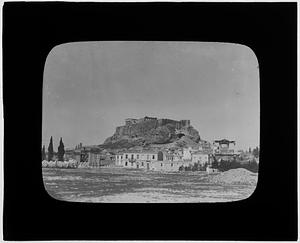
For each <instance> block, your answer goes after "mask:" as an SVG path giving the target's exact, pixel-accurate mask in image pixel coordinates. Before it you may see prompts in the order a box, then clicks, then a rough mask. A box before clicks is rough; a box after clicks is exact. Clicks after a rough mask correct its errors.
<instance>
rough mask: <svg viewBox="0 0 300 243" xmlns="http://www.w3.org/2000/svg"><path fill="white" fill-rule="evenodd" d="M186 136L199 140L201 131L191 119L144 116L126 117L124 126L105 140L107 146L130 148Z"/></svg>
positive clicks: (163, 142) (170, 141) (168, 141)
mask: <svg viewBox="0 0 300 243" xmlns="http://www.w3.org/2000/svg"><path fill="white" fill-rule="evenodd" d="M183 138H186V139H188V140H190V141H193V142H194V143H197V142H199V140H200V135H199V132H198V131H197V130H196V129H194V128H193V127H192V126H191V125H190V121H189V120H180V121H175V120H171V119H157V118H153V117H144V118H141V119H126V120H125V125H124V126H119V127H117V128H116V131H115V133H114V135H113V136H111V137H109V138H107V139H106V140H105V141H104V144H103V145H104V146H105V147H108V148H109V147H114V148H130V147H134V146H147V145H150V144H169V143H174V142H176V141H179V140H183Z"/></svg>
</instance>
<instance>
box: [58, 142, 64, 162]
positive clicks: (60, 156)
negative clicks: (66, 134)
mask: <svg viewBox="0 0 300 243" xmlns="http://www.w3.org/2000/svg"><path fill="white" fill-rule="evenodd" d="M57 151H58V152H57V153H58V154H57V155H58V161H64V154H65V146H64V143H63V141H62V138H60V141H59V146H58V150H57Z"/></svg>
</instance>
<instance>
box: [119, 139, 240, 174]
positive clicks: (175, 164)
mask: <svg viewBox="0 0 300 243" xmlns="http://www.w3.org/2000/svg"><path fill="white" fill-rule="evenodd" d="M232 144H233V145H235V142H234V141H229V140H226V139H223V140H215V141H214V143H213V144H211V143H209V142H206V141H201V143H200V144H199V146H197V147H188V148H180V149H177V150H164V151H154V150H142V151H134V150H128V151H125V152H121V153H118V154H116V155H115V163H116V166H122V167H125V168H134V169H146V170H153V171H179V170H180V167H188V166H193V165H194V164H195V163H198V164H199V165H201V166H206V167H208V168H210V166H211V164H212V160H214V159H216V160H217V161H220V160H231V159H233V158H235V157H236V156H237V153H235V152H234V148H233V147H232V146H231V145H232Z"/></svg>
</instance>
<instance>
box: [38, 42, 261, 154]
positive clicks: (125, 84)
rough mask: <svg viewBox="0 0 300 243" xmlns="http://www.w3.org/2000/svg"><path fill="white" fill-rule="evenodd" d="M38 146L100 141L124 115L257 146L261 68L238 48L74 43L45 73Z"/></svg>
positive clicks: (55, 52) (57, 52)
mask: <svg viewBox="0 0 300 243" xmlns="http://www.w3.org/2000/svg"><path fill="white" fill-rule="evenodd" d="M43 92H44V94H43V138H42V142H43V145H45V146H46V148H47V146H48V144H49V139H50V136H53V139H54V141H53V142H54V146H55V147H54V149H55V150H57V146H58V142H59V139H60V137H62V138H63V141H64V144H65V146H66V147H73V146H75V145H76V144H78V143H79V142H82V143H83V144H84V145H92V144H101V143H103V141H104V140H105V139H106V138H107V137H109V136H111V135H113V133H114V132H115V128H116V127H117V126H120V125H123V124H124V119H125V118H129V117H130V118H141V117H144V116H146V115H147V116H155V117H158V118H170V119H176V120H179V119H190V120H191V125H192V126H193V127H194V128H196V129H197V130H198V131H199V133H200V136H201V138H202V139H205V140H208V141H212V140H214V139H222V138H227V139H231V140H236V142H237V146H236V147H237V148H238V149H239V148H242V149H246V148H248V147H254V146H257V145H259V69H258V61H257V59H256V56H255V54H254V53H253V51H252V50H251V49H250V48H248V47H246V46H243V45H238V44H225V43H209V42H207V43H195V42H194V43H193V42H78V43H67V44H63V45H59V46H56V47H55V48H54V49H52V50H51V52H50V53H49V55H48V57H47V60H46V63H45V70H44V91H43Z"/></svg>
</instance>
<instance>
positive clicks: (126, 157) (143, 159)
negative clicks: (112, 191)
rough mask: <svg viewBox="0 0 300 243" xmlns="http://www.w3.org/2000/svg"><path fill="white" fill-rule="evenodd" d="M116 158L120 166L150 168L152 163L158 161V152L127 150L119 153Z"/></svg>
mask: <svg viewBox="0 0 300 243" xmlns="http://www.w3.org/2000/svg"><path fill="white" fill-rule="evenodd" d="M115 158H116V159H115V161H116V165H118V166H123V167H127V168H136V169H139V168H145V169H150V163H151V162H152V161H157V159H158V154H157V152H155V151H126V152H124V153H119V154H117V155H116V157H115Z"/></svg>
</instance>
